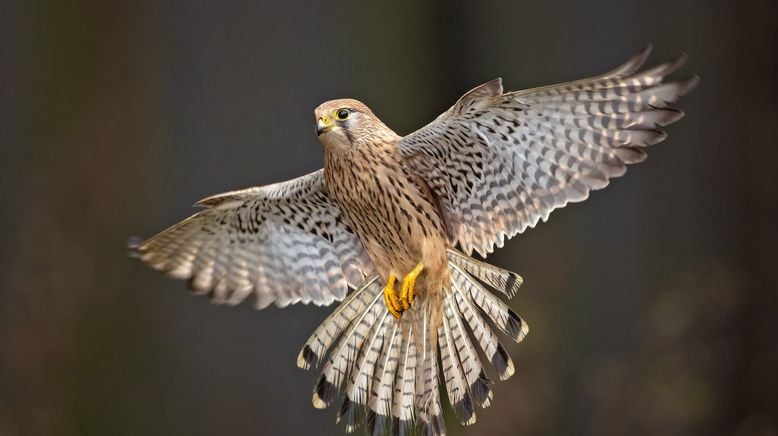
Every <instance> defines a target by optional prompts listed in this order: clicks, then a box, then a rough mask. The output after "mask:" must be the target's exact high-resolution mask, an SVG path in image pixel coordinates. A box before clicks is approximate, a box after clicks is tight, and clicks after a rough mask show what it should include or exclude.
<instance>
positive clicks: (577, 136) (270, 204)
mask: <svg viewBox="0 0 778 436" xmlns="http://www.w3.org/2000/svg"><path fill="white" fill-rule="evenodd" d="M649 52H650V46H649V47H647V48H646V49H645V50H643V51H642V52H641V53H639V54H638V55H636V56H635V57H633V58H632V59H630V60H629V61H628V62H627V63H625V64H624V65H622V66H620V67H618V68H616V69H615V70H613V71H611V72H608V73H606V74H603V75H600V76H596V77H592V78H589V79H583V80H578V81H575V82H569V83H564V84H560V85H552V86H546V87H542V88H535V89H529V90H525V91H515V92H503V88H502V82H501V80H500V79H496V80H492V81H491V82H488V83H485V84H483V85H481V86H478V87H476V88H475V89H473V90H471V91H470V92H468V93H466V94H465V95H464V96H463V97H462V98H460V99H459V101H457V102H456V103H455V104H454V106H452V107H451V108H450V109H449V110H447V111H446V112H444V113H443V114H442V115H440V116H439V117H438V118H436V119H435V120H434V121H432V122H431V123H430V124H428V125H427V126H425V127H423V128H421V129H419V130H418V131H416V132H414V133H411V134H410V135H407V136H404V137H403V136H400V135H398V134H397V133H395V132H394V131H392V130H391V129H390V128H389V127H387V126H386V125H385V124H384V123H383V122H381V120H379V119H378V117H376V116H375V115H374V114H373V112H372V111H371V110H370V109H369V108H368V107H367V106H365V105H364V104H362V103H360V102H359V101H357V100H351V99H343V100H333V101H329V102H326V103H324V104H322V105H321V106H319V107H318V108H316V110H315V122H316V129H317V133H318V136H319V140H320V141H321V143H322V144H323V145H324V161H325V163H324V168H323V169H322V170H319V171H316V172H313V173H311V174H308V175H305V176H302V177H299V178H297V179H293V180H290V181H287V182H282V183H277V184H272V185H267V186H262V187H256V188H249V189H244V190H240V191H233V192H228V193H225V194H220V195H215V196H212V197H208V198H206V199H204V200H201V201H199V202H198V203H197V205H198V206H201V207H203V208H204V209H203V210H201V211H200V212H198V213H196V214H195V215H193V216H191V217H189V218H187V219H185V220H184V221H181V222H180V223H178V224H176V225H174V226H173V227H170V228H169V229H167V230H165V231H163V232H162V233H160V234H158V235H157V236H154V237H152V238H150V239H148V240H146V241H144V242H141V243H138V244H131V249H132V251H133V252H134V254H135V255H137V256H138V257H139V258H140V259H141V260H142V261H143V262H145V263H147V264H149V265H150V266H151V267H153V268H154V269H157V270H160V271H164V272H165V273H167V274H168V275H170V276H172V277H175V278H180V279H188V280H189V284H190V286H191V288H192V289H193V290H194V292H195V293H198V294H208V295H210V296H211V299H212V301H214V302H216V303H227V304H233V305H234V304H238V303H240V302H241V301H243V300H244V299H246V298H247V297H249V296H253V298H254V305H255V307H256V308H257V309H262V308H264V307H266V306H268V305H269V304H271V303H274V304H275V305H276V306H279V307H284V306H287V305H289V304H292V303H297V302H302V303H306V304H307V303H314V304H316V305H329V304H331V303H332V302H334V301H342V302H341V303H340V305H338V307H337V308H336V309H335V310H334V311H333V312H332V314H331V315H330V316H329V317H327V319H326V320H324V322H323V323H322V324H321V325H320V326H319V327H318V328H317V329H316V331H314V332H313V334H312V335H311V337H310V338H309V339H308V341H307V342H306V343H305V345H303V348H302V351H301V352H300V355H299V357H298V359H297V364H298V366H300V367H301V368H305V369H307V368H310V367H311V366H314V365H318V364H320V363H322V362H323V361H325V358H326V361H325V363H324V367H323V370H322V373H321V376H320V378H319V381H318V383H317V384H316V386H315V388H314V391H313V405H314V406H315V407H317V408H323V407H326V406H329V405H330V404H331V403H332V402H333V401H334V400H335V399H336V397H338V394H339V393H343V397H344V400H343V403H342V406H341V408H340V411H339V413H338V420H341V419H343V420H345V422H346V430H347V431H352V430H354V429H355V428H356V426H357V425H358V421H359V420H358V419H357V415H358V414H357V412H358V411H360V410H364V411H365V413H366V419H365V425H366V426H367V430H368V431H369V432H371V433H372V434H382V433H384V432H385V431H387V430H390V429H391V430H392V431H393V432H395V433H399V434H404V433H406V432H408V431H410V430H411V429H412V428H413V426H414V425H415V424H414V423H415V422H418V423H420V424H421V426H422V428H423V429H424V431H425V433H428V434H444V433H445V427H444V425H443V419H442V406H441V399H440V394H439V383H442V384H444V385H445V389H446V392H447V395H448V400H449V402H450V403H451V405H452V407H453V409H454V412H455V414H456V417H457V418H458V420H459V422H460V423H462V424H463V425H468V424H472V423H474V422H475V420H476V415H475V406H478V407H487V406H488V405H489V404H490V403H491V401H492V396H493V395H492V391H491V388H490V385H491V381H490V379H489V378H488V377H487V375H486V372H485V370H484V366H485V365H484V364H483V362H482V356H483V357H485V358H486V359H487V360H488V361H489V363H491V365H492V366H493V367H494V368H495V369H496V373H497V376H498V377H499V378H500V379H501V380H505V379H507V378H508V377H510V376H511V375H512V374H513V371H514V370H513V363H512V361H511V358H510V357H509V356H508V353H507V352H506V351H505V349H504V348H503V346H502V345H501V344H500V341H499V340H498V335H497V334H496V332H495V329H494V327H496V329H497V330H500V331H502V332H503V333H505V334H507V335H508V336H509V337H510V338H511V339H513V340H515V341H517V342H519V341H521V340H522V339H523V338H524V336H525V335H526V334H527V332H528V326H527V323H525V322H524V321H523V320H522V319H521V318H520V317H519V316H518V315H517V314H516V313H515V312H514V311H513V310H512V309H511V308H510V307H508V305H506V303H505V302H503V300H502V299H501V298H499V296H498V294H500V293H501V294H503V296H504V297H507V298H511V297H513V296H514V295H515V294H516V292H517V289H518V288H519V286H520V285H521V283H522V278H521V277H520V276H519V275H518V274H516V273H513V272H510V271H506V270H503V269H501V268H498V267H496V266H493V265H490V264H487V263H484V262H481V261H478V260H476V259H473V258H472V257H470V256H471V254H472V253H473V252H474V251H475V252H477V253H478V254H480V255H481V256H485V255H487V254H489V253H491V252H492V251H493V250H494V248H495V246H497V247H502V245H503V243H504V241H505V239H506V238H511V237H513V236H514V235H516V234H517V233H521V232H523V231H524V230H526V229H527V228H528V227H534V226H535V225H536V224H537V223H538V221H539V220H541V219H542V220H543V221H546V219H547V218H548V216H549V214H550V213H551V211H552V210H554V209H556V208H560V207H563V206H565V205H566V204H567V203H569V202H576V201H582V200H584V199H586V198H587V197H588V195H589V192H590V191H592V190H595V189H601V188H604V187H605V186H606V185H607V184H608V182H609V180H610V179H611V178H613V177H618V176H621V175H623V174H624V172H625V171H626V167H627V165H628V164H633V163H637V162H640V161H642V160H643V159H645V157H646V153H645V148H646V147H647V146H649V145H653V144H656V143H657V142H660V141H662V140H663V139H665V137H666V134H665V133H664V132H662V131H661V130H659V127H661V126H665V125H668V124H670V123H673V122H675V121H677V120H678V119H680V118H681V117H682V116H683V112H682V111H680V110H678V109H675V108H672V107H669V106H668V103H672V102H675V101H676V100H677V99H678V98H679V97H680V96H682V95H684V94H685V93H686V92H688V91H689V90H691V89H692V88H693V87H694V86H695V84H696V83H697V82H698V78H697V77H696V76H691V77H689V78H686V79H683V80H679V81H676V82H669V83H666V82H664V79H665V77H666V76H667V75H668V74H670V73H671V72H673V71H674V70H676V69H677V68H678V67H679V66H681V65H682V64H683V62H684V61H685V56H680V57H678V58H677V59H675V60H673V61H671V62H668V63H664V64H662V65H659V66H657V67H654V68H651V69H647V70H643V71H640V72H639V71H638V69H639V68H640V66H641V65H642V64H643V62H644V61H645V60H646V58H647V57H648V54H649ZM349 289H353V292H351V293H350V294H348V291H349ZM347 294H348V295H347ZM479 350H480V351H479ZM441 380H442V382H441Z"/></svg>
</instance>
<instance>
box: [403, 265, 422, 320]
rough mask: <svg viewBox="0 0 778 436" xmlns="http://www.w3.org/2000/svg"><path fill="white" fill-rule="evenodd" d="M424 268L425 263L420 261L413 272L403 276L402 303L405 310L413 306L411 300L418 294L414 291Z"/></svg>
mask: <svg viewBox="0 0 778 436" xmlns="http://www.w3.org/2000/svg"><path fill="white" fill-rule="evenodd" d="M423 270H424V264H423V263H421V262H419V264H418V265H416V267H415V268H413V270H411V272H409V273H408V274H406V275H405V277H403V284H402V287H401V288H400V304H401V305H402V307H403V310H408V308H410V307H411V302H412V301H413V297H415V296H416V294H415V293H414V290H415V288H416V279H417V278H418V277H419V274H421V272H422V271H423Z"/></svg>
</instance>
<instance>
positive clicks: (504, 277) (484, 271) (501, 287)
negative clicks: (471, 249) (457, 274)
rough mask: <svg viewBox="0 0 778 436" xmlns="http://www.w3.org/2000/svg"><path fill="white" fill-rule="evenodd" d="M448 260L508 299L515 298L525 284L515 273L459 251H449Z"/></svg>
mask: <svg viewBox="0 0 778 436" xmlns="http://www.w3.org/2000/svg"><path fill="white" fill-rule="evenodd" d="M448 258H449V261H450V263H452V264H454V265H457V266H459V267H460V268H462V269H463V270H464V271H466V272H467V273H468V274H470V275H471V276H473V277H475V278H477V279H478V280H481V281H482V282H484V283H486V284H487V285H489V286H491V287H492V288H494V289H496V290H498V291H500V292H502V293H503V294H505V295H506V296H507V297H508V298H513V296H514V295H516V293H517V292H518V291H519V288H520V287H521V285H522V283H523V282H524V279H522V278H521V276H520V275H518V274H516V273H515V272H512V271H508V270H504V269H502V268H499V267H496V266H494V265H490V264H488V263H486V262H481V261H480V260H475V259H473V258H472V257H469V256H466V255H464V254H463V253H461V252H459V251H457V250H453V249H449V250H448Z"/></svg>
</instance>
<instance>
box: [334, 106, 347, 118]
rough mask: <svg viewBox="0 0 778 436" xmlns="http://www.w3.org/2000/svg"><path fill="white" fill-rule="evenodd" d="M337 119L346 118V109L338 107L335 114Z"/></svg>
mask: <svg viewBox="0 0 778 436" xmlns="http://www.w3.org/2000/svg"><path fill="white" fill-rule="evenodd" d="M335 115H336V116H337V117H338V119H339V120H345V119H346V118H348V110H346V109H340V110H339V111H338V113H337V114H335Z"/></svg>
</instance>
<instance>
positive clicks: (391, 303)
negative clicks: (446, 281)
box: [384, 263, 424, 319]
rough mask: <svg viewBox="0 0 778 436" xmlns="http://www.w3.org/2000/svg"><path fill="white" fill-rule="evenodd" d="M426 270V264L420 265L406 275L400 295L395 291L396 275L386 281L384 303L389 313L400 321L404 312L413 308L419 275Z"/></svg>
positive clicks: (390, 276)
mask: <svg viewBox="0 0 778 436" xmlns="http://www.w3.org/2000/svg"><path fill="white" fill-rule="evenodd" d="M423 270H424V264H422V263H419V264H418V265H416V267H415V268H413V270H412V271H411V272H409V273H408V274H406V275H405V277H404V278H403V283H402V285H401V286H400V293H399V295H398V293H397V291H395V290H394V283H395V281H397V276H396V275H394V274H391V275H389V279H388V280H387V281H386V287H385V288H384V303H385V304H386V308H387V309H388V310H389V313H391V314H392V316H394V317H395V318H397V319H400V318H401V317H402V315H403V312H405V311H406V310H408V309H409V308H410V307H411V302H412V301H413V298H414V297H415V296H416V294H415V292H414V290H415V288H416V279H417V278H418V277H419V274H421V272H422V271H423Z"/></svg>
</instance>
